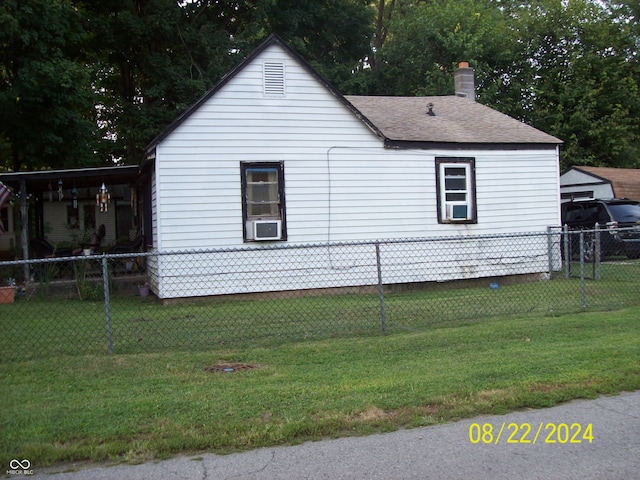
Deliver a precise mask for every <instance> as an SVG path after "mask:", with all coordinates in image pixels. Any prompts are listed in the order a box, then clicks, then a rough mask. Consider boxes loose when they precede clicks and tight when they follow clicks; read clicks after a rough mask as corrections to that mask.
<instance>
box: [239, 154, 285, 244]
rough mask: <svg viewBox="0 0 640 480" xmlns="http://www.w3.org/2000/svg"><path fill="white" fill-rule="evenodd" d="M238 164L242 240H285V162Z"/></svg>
mask: <svg viewBox="0 0 640 480" xmlns="http://www.w3.org/2000/svg"><path fill="white" fill-rule="evenodd" d="M240 167H241V173H242V214H243V223H244V239H245V241H265V240H286V238H287V235H286V222H285V203H284V164H283V163H282V162H277V163H272V162H264V163H263V162H255V163H249V162H246V163H245V162H243V163H241V164H240Z"/></svg>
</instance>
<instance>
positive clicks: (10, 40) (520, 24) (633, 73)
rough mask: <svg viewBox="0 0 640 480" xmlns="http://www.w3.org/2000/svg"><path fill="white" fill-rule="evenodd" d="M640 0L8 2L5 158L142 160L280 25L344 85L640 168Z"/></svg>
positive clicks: (8, 165) (580, 156) (41, 164)
mask: <svg viewBox="0 0 640 480" xmlns="http://www.w3.org/2000/svg"><path fill="white" fill-rule="evenodd" d="M639 15H640V10H639V7H638V3H637V2H636V1H635V0H607V1H597V0H570V1H568V2H567V1H561V0H536V1H534V2H527V3H525V2H518V1H514V0H460V1H459V2H446V1H445V0H414V1H411V0H374V1H370V0H311V1H309V2H298V1H295V0H247V1H241V0H181V1H178V0H102V1H100V2H95V1H93V0H20V1H18V0H5V1H4V2H3V3H2V4H1V5H0V168H5V169H9V170H14V171H17V170H26V169H42V168H67V167H73V166H89V165H92V166H93V165H107V164H111V165H112V164H114V163H118V162H121V163H128V164H132V163H137V162H139V161H140V159H141V155H142V151H143V149H144V147H145V145H146V144H147V143H148V142H149V141H151V140H152V139H153V137H154V136H155V135H157V134H158V133H159V132H160V131H161V130H162V129H163V128H165V127H166V126H167V125H168V124H169V123H170V122H171V121H172V120H173V119H175V118H176V117H177V116H178V115H179V114H180V113H181V112H182V111H184V110H185V109H186V108H187V107H188V106H189V105H191V104H192V103H193V102H195V101H196V100H197V99H198V98H199V97H200V96H201V95H202V94H204V93H205V92H206V90H207V89H209V88H211V87H212V86H213V85H214V84H215V83H216V82H217V81H218V80H219V79H220V78H221V77H222V76H223V75H224V74H225V73H226V72H228V71H229V70H230V69H231V68H233V66H235V65H236V64H237V63H238V62H240V61H241V60H242V59H243V58H244V57H245V56H246V55H247V54H248V53H249V52H250V51H251V50H252V49H253V48H255V47H256V46H257V45H258V44H259V43H260V42H261V41H263V40H264V39H265V38H266V37H267V36H268V35H269V34H271V33H277V34H278V35H280V36H281V37H282V38H283V39H284V40H285V41H286V42H288V43H289V44H290V45H291V46H292V47H293V48H294V49H295V50H296V51H297V52H299V53H300V54H301V55H302V56H303V57H304V58H305V59H306V60H308V61H309V62H310V64H311V65H313V66H314V67H315V68H316V69H317V70H318V71H319V72H320V73H321V74H323V75H324V76H325V77H326V78H328V79H329V81H331V82H332V83H333V84H334V85H335V86H336V87H337V88H338V90H340V91H341V92H343V93H344V94H370V95H450V94H453V71H454V70H455V68H456V66H457V64H458V62H460V61H466V62H469V64H470V65H471V66H472V67H473V68H474V70H475V73H476V86H477V98H478V101H480V102H482V103H484V104H486V105H488V106H491V107H493V108H496V109H498V110H500V111H503V112H504V113H507V114H509V115H511V116H513V117H515V118H518V119H520V120H522V121H524V122H526V123H529V124H531V125H533V126H535V127H537V128H539V129H541V130H543V131H545V132H547V133H550V134H552V135H555V136H557V137H559V138H560V139H562V140H564V142H565V144H564V146H563V148H562V154H561V156H562V163H563V167H564V168H566V167H568V166H571V165H579V164H590V165H601V166H613V167H633V168H640V116H639V115H638V114H637V112H638V111H640V110H639V109H640V88H639V87H640V85H639V82H640V65H639V64H640V62H639V58H638V52H639V51H640V27H639V24H640V22H639V21H638V17H639Z"/></svg>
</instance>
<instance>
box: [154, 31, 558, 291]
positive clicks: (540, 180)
mask: <svg viewBox="0 0 640 480" xmlns="http://www.w3.org/2000/svg"><path fill="white" fill-rule="evenodd" d="M470 73H472V70H471V69H470V68H461V69H460V71H459V72H457V75H458V77H457V79H456V83H458V80H460V79H461V80H462V82H461V83H462V84H463V85H462V86H461V87H458V86H456V88H457V89H459V88H462V89H466V92H464V93H463V92H460V95H457V96H442V97H415V98H413V97H412V98H406V97H357V96H347V97H345V96H342V95H341V94H340V93H339V92H337V91H336V90H335V89H334V88H333V87H331V85H329V84H328V83H327V82H326V81H325V80H324V79H323V78H322V77H321V76H320V75H319V74H318V73H317V72H316V71H315V70H314V69H312V68H311V67H310V66H309V64H308V63H306V62H305V61H304V60H303V59H302V58H301V57H300V56H299V55H297V54H296V53H295V52H294V51H292V50H291V49H290V48H289V47H288V46H287V45H286V44H285V43H284V42H283V41H282V40H281V39H279V37H277V36H271V37H269V38H268V39H267V40H266V41H265V42H264V43H263V44H262V45H261V46H260V47H259V48H258V49H257V50H255V51H254V52H253V53H251V54H250V55H249V56H248V57H247V58H246V59H245V61H243V62H242V63H241V64H240V65H239V66H238V67H236V68H235V69H234V70H232V71H231V72H230V73H229V74H227V75H226V76H225V77H224V78H223V79H222V80H221V81H220V83H219V84H218V85H216V86H215V87H214V88H213V89H212V90H210V91H209V92H208V93H207V94H206V95H205V96H203V97H202V98H201V99H200V100H199V101H198V102H197V103H196V104H195V105H193V106H192V107H191V108H190V109H188V110H187V111H186V112H184V113H183V114H182V115H181V116H180V117H178V118H177V119H176V120H175V121H174V122H173V123H172V124H171V125H170V126H169V127H168V128H167V129H166V130H165V131H164V132H162V133H161V134H160V135H159V136H158V137H157V138H155V139H154V140H153V141H152V142H151V144H150V145H149V146H148V148H147V150H146V156H145V159H144V161H143V164H142V171H143V172H147V174H148V175H149V188H150V189H151V208H152V212H151V215H150V218H151V221H152V225H151V228H150V230H151V231H152V233H153V246H154V249H156V250H158V251H174V252H175V251H185V250H191V249H203V248H205V249H215V248H221V247H224V248H227V247H260V246H272V245H274V244H275V245H300V244H326V243H329V242H338V241H366V240H374V239H391V238H394V239H405V238H421V237H433V236H442V237H457V236H461V235H479V234H501V233H514V232H541V231H545V230H546V228H547V227H548V226H550V225H559V224H560V214H559V180H558V179H559V161H558V160H559V146H560V144H561V141H560V140H558V139H557V138H554V137H552V136H550V135H547V134H545V133H543V132H541V131H539V130H536V129H534V128H532V127H530V126H528V125H525V124H524V123H522V122H519V121H517V120H515V119H513V118H510V117H508V116H506V115H503V114H501V113H499V112H497V111H495V110H492V109H491V108H488V107H486V106H483V105H481V104H479V103H476V102H475V101H474V99H473V97H474V93H473V82H471V85H470V86H469V74H470ZM460 74H462V76H460ZM471 79H472V77H471ZM464 96H466V97H471V98H464ZM505 248H509V247H508V246H507V247H505ZM540 248H541V252H542V254H544V255H543V257H544V258H546V249H547V244H546V242H543V244H542V245H541V246H540ZM264 252H265V253H263V254H262V256H261V255H260V254H259V253H253V254H251V260H247V261H248V262H249V263H250V266H249V263H248V264H247V265H248V266H247V268H249V269H252V270H253V271H254V274H253V275H254V277H255V278H252V279H251V281H246V282H242V281H240V282H230V281H223V280H221V279H222V278H227V279H229V278H230V276H229V275H228V274H229V272H226V273H227V277H224V276H223V274H224V264H225V262H224V261H220V260H219V259H220V256H217V257H216V258H217V264H219V265H221V267H219V268H218V267H214V266H209V267H208V268H207V269H206V273H202V272H200V273H195V274H193V275H194V276H195V277H197V278H194V281H193V282H192V283H193V285H197V286H198V287H193V288H190V289H185V290H183V287H178V286H177V285H178V284H180V285H182V282H181V281H180V282H179V281H178V279H181V280H184V277H185V276H188V275H191V274H192V273H190V271H189V268H188V267H187V266H186V263H185V262H186V259H185V258H182V257H181V256H179V255H176V256H171V257H161V259H160V260H159V261H158V262H154V261H151V260H150V261H149V263H148V267H149V270H150V273H151V277H152V278H153V279H154V280H153V281H154V285H153V288H154V290H155V292H156V293H157V294H158V296H159V297H161V298H171V297H177V296H197V295H211V294H218V293H241V292H254V291H265V290H272V289H273V287H271V286H270V281H269V274H268V273H267V270H269V268H268V267H267V266H266V265H267V263H268V261H267V259H268V258H269V255H271V256H272V257H273V254H272V253H269V252H270V251H267V250H265V251H264ZM399 254H400V255H401V254H402V253H399ZM230 255H231V254H230ZM283 255H286V254H285V253H283V252H282V251H279V253H278V258H280V261H284V260H283V259H282V256H283ZM355 256H356V257H357V255H355ZM191 260H193V258H191ZM414 260H415V259H414ZM417 260H418V261H419V259H417ZM353 262H354V264H357V263H358V259H357V258H354V260H353ZM363 262H364V260H363ZM454 262H455V260H454ZM329 263H330V259H328V258H327V259H320V258H315V257H314V259H313V260H311V259H309V260H308V262H306V263H305V265H304V266H303V267H304V268H309V269H310V270H314V271H318V270H322V269H323V268H326V269H327V271H329V270H331V269H332V268H333V267H332V266H331V265H329ZM400 263H401V262H400ZM507 263H508V262H507ZM368 264H370V259H369V260H368ZM260 265H265V267H264V270H265V271H264V272H262V273H261V272H260V270H261V268H260ZM363 268H364V267H363ZM367 268H370V266H369V267H367ZM399 268H401V267H399ZM547 268H548V262H547V260H544V261H542V262H538V263H535V262H534V263H532V265H531V268H530V270H531V272H542V271H546V270H547ZM504 273H505V274H508V273H509V269H508V267H506V268H505V271H504ZM372 274H373V282H374V283H375V269H374V271H373V272H372ZM279 275H283V274H282V273H281V274H279ZM425 275H426V273H425ZM456 275H457V274H455V273H452V274H451V275H450V276H449V279H450V278H454V277H455V276H456ZM483 275H484V273H483V272H482V268H477V269H475V271H474V272H472V273H470V274H469V276H483ZM465 276H466V274H465ZM363 278H364V276H358V277H357V278H356V276H354V277H353V279H351V280H349V279H345V277H340V278H339V279H338V278H337V277H336V278H335V279H334V278H333V277H332V276H330V275H328V276H327V281H326V285H324V286H327V287H333V286H343V285H349V284H362V283H363V282H365V283H366V282H368V281H369V280H363ZM396 278H397V280H396V281H397V282H403V281H405V280H406V281H416V280H424V281H428V280H442V279H443V278H434V277H433V276H431V277H429V276H427V275H426V276H425V277H424V278H421V279H416V278H411V279H409V278H407V279H402V276H401V275H399V276H396ZM279 285H282V283H279ZM289 287H290V288H291V289H301V288H308V285H306V284H305V282H304V276H303V275H300V276H298V277H296V278H293V277H292V281H291V283H290V285H289ZM281 288H282V287H281V286H280V287H279V289H281Z"/></svg>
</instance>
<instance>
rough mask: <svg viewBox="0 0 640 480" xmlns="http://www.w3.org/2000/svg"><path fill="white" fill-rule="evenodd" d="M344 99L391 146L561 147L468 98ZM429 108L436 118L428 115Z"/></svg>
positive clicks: (551, 137)
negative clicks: (434, 144) (458, 144)
mask: <svg viewBox="0 0 640 480" xmlns="http://www.w3.org/2000/svg"><path fill="white" fill-rule="evenodd" d="M345 98H346V99H347V100H348V101H349V102H351V103H352V104H353V105H354V106H355V107H356V108H357V109H358V110H359V111H360V112H362V114H364V115H365V116H366V117H367V118H368V119H369V121H371V122H372V123H373V124H374V125H375V126H376V127H377V128H378V129H379V130H380V131H381V132H382V134H383V135H384V136H385V137H386V138H387V139H388V140H389V141H391V142H394V141H396V142H435V143H443V144H447V143H465V144H551V145H557V144H559V143H562V141H561V140H558V139H557V138H555V137H553V136H551V135H548V134H546V133H544V132H542V131H540V130H538V129H536V128H533V127H531V126H529V125H527V124H525V123H522V122H520V121H518V120H516V119H515V118H512V117H509V116H508V115H505V114H503V113H500V112H498V111H497V110H494V109H492V108H489V107H487V106H485V105H482V104H480V103H477V102H475V101H473V100H471V99H469V98H464V97H458V96H440V97H360V96H347V97H345ZM430 104H431V105H430ZM429 108H431V111H432V113H433V115H429V113H428V111H429Z"/></svg>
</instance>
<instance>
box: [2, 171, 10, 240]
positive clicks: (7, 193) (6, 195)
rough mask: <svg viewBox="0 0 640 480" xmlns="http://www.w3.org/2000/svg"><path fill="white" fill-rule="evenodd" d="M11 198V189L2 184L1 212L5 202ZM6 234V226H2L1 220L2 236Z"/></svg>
mask: <svg viewBox="0 0 640 480" xmlns="http://www.w3.org/2000/svg"><path fill="white" fill-rule="evenodd" d="M10 196H11V189H10V188H9V187H7V186H6V185H5V184H4V183H2V182H0V210H2V207H3V206H4V202H6V201H7V200H8V199H9V197H10ZM3 233H4V225H2V220H0V235H2V234H3Z"/></svg>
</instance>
